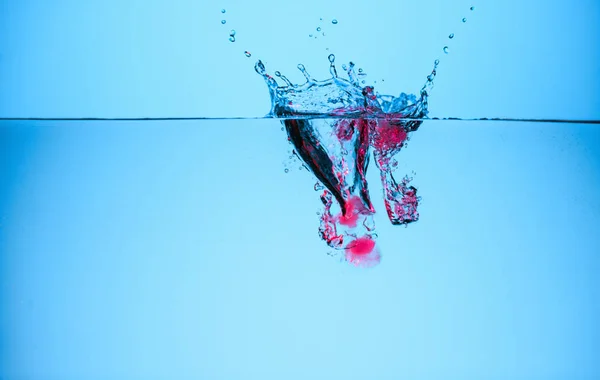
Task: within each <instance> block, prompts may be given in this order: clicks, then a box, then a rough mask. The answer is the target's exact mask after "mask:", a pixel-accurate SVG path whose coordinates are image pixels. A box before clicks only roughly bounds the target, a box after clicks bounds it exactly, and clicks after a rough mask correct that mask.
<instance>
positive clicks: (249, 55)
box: [244, 50, 252, 58]
mask: <svg viewBox="0 0 600 380" xmlns="http://www.w3.org/2000/svg"><path fill="white" fill-rule="evenodd" d="M244 55H245V56H246V57H248V58H249V57H252V54H251V53H250V52H249V51H248V50H246V51H245V52H244Z"/></svg>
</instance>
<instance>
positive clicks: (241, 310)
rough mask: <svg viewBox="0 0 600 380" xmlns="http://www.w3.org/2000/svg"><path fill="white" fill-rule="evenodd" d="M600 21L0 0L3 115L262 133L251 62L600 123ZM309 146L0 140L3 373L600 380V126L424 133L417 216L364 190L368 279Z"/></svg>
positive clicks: (85, 134)
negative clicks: (325, 232)
mask: <svg viewBox="0 0 600 380" xmlns="http://www.w3.org/2000/svg"><path fill="white" fill-rule="evenodd" d="M471 5H474V6H475V7H476V9H475V11H473V12H471V11H469V6H471ZM222 8H225V9H226V10H227V12H226V13H225V14H221V12H220V10H221V9H222ZM462 17H467V19H468V20H467V22H466V23H464V24H463V23H461V22H460V19H461V18H462ZM319 18H323V21H322V22H320V21H319ZM333 18H336V19H337V20H338V21H339V23H338V24H337V25H333V24H331V20H332V19H333ZM222 19H226V20H227V23H226V24H225V25H222V24H221V23H220V21H221V20H222ZM599 22H600V5H599V3H598V2H597V1H577V2H573V3H571V4H567V3H564V2H558V1H545V2H543V1H535V0H530V1H519V2H517V1H499V0H497V1H486V2H481V3H477V2H475V3H469V2H463V1H452V2H442V1H432V0H427V1H420V2H410V3H409V2H405V1H401V2H394V1H371V2H369V3H368V4H363V3H359V2H354V3H352V2H340V1H336V2H329V3H327V4H325V2H322V1H304V2H289V3H287V2H286V3H282V2H275V1H272V2H269V1H255V2H242V1H224V2H214V3H211V4H207V2H204V1H175V2H170V3H167V2H158V1H102V2H100V1H74V0H73V1H54V2H50V1H41V0H40V1H9V0H0V117H55V116H59V117H60V116H63V117H87V116H94V117H138V116H142V117H164V116H211V117H215V116H223V117H233V116H262V115H264V114H265V113H266V112H267V111H268V109H269V100H268V94H267V90H266V88H265V85H264V83H263V81H262V79H261V78H260V77H259V76H258V75H256V74H255V73H254V71H253V64H254V62H255V60H256V59H259V58H260V59H262V60H263V61H264V62H265V63H266V65H267V68H268V70H270V71H271V72H273V71H275V70H280V71H282V72H283V73H285V74H287V75H288V76H289V77H290V79H293V80H295V81H298V80H300V79H301V74H300V73H299V72H298V71H297V70H296V69H295V67H296V64H297V63H299V62H302V63H304V64H305V65H306V67H307V68H308V70H309V71H310V72H311V73H312V74H313V76H315V77H318V78H324V77H326V76H327V75H328V62H327V55H328V54H329V53H335V54H336V56H337V58H338V61H339V62H340V64H341V63H342V62H344V61H349V60H353V61H355V62H356V63H357V64H358V65H359V66H360V67H363V68H364V69H365V71H366V72H367V73H368V74H369V78H370V79H371V80H372V81H375V80H376V81H377V85H376V86H377V88H378V89H379V91H381V92H383V93H398V92H400V91H407V92H417V91H418V90H419V88H420V86H421V85H422V84H423V82H424V79H425V76H426V74H427V73H428V72H429V71H430V70H431V66H432V62H433V60H434V59H436V58H441V60H442V62H441V64H440V68H439V70H438V78H437V79H436V87H435V89H434V92H433V94H432V98H431V101H430V105H431V115H432V116H461V117H529V118H574V119H600V96H599V95H598V91H597V90H596V89H597V86H598V84H599V83H600V81H599V79H600V69H599V67H600V66H599V65H598V55H599V52H598V46H600V43H599V42H600V41H599V40H600V33H599V32H600V31H599V29H600V28H599V27H598V25H599ZM317 26H321V27H322V28H323V31H324V32H325V33H326V36H320V37H319V38H317V39H314V38H312V39H311V38H309V37H308V35H309V34H311V33H314V32H315V28H316V27H317ZM232 28H233V29H235V30H236V38H237V40H236V42H235V43H230V42H229V41H228V40H227V38H228V36H229V31H230V30H231V29H232ZM451 32H453V33H455V36H456V37H455V38H454V39H453V40H452V41H450V40H449V39H448V38H447V36H448V34H449V33H451ZM446 44H448V45H449V47H450V53H449V54H448V55H444V53H443V52H442V47H443V46H444V45H446ZM327 48H328V49H329V50H326V49H327ZM245 50H249V51H251V52H252V57H251V58H246V57H245V56H244V54H243V52H244V51H245ZM382 79H383V80H384V81H382ZM288 149H289V146H288V145H287V144H286V142H285V135H284V133H283V132H281V130H280V125H279V124H278V122H276V121H268V120H267V121H265V120H252V121H206V122H148V123H136V122H119V123H114V122H113V123H110V122H95V123H83V122H24V121H2V122H0V378H1V379H2V380H12V379H57V380H58V379H61V380H62V379H167V378H168V379H171V378H183V379H307V378H311V379H398V378H405V379H440V378H444V379H508V378H510V379H528V380H529V379H597V378H599V377H600V365H599V364H598V357H600V327H599V323H598V321H599V320H600V290H599V289H600V286H599V284H598V282H599V280H598V273H600V258H599V254H600V227H598V226H599V225H600V198H599V197H598V194H600V174H599V173H600V130H599V129H598V128H597V126H594V125H581V124H571V125H566V124H532V123H522V124H514V123H483V122H482V123H464V122H437V123H436V122H426V123H424V124H423V126H422V127H421V129H420V130H419V131H418V132H417V133H416V134H415V135H414V136H413V138H412V139H411V141H410V143H409V147H408V148H407V149H406V150H404V151H403V152H401V154H400V155H399V159H400V161H401V164H400V165H399V169H398V170H399V173H400V174H403V173H410V172H411V171H412V170H414V171H416V173H417V175H416V176H415V180H414V182H415V185H417V186H418V188H419V192H420V194H421V195H422V196H423V202H422V205H421V207H420V212H421V220H420V221H419V222H418V223H416V224H414V225H411V226H409V227H408V228H398V227H393V226H390V225H389V223H388V221H387V217H386V215H385V213H383V212H381V211H382V210H383V209H384V208H383V202H382V200H381V196H380V194H381V186H380V185H379V184H378V175H377V173H376V171H375V170H374V169H375V168H374V167H373V168H371V170H370V172H369V173H368V174H369V179H370V188H371V195H372V198H373V201H374V204H375V207H376V208H377V210H379V211H380V212H379V213H378V214H377V219H376V222H377V227H378V232H379V239H378V244H379V246H380V248H381V250H382V253H383V260H382V263H381V264H380V265H379V266H378V267H376V268H373V269H370V270H364V269H356V268H353V267H351V266H348V265H346V264H344V263H340V262H339V261H338V260H337V259H336V258H332V257H330V256H328V255H327V254H326V253H327V252H328V249H327V247H326V245H325V244H324V243H323V242H322V241H320V240H319V239H318V237H317V233H316V231H317V227H318V217H317V215H316V214H315V213H316V211H317V210H319V200H318V197H317V194H316V193H315V192H314V191H312V185H313V183H314V180H313V179H312V178H311V176H310V174H309V173H307V172H306V171H299V170H297V169H296V167H297V166H299V164H298V163H294V164H290V163H285V164H284V162H288V161H289V160H288V159H287V156H288V153H287V150H288ZM284 165H288V166H290V165H291V166H290V167H291V169H292V171H291V172H290V173H289V174H285V173H284V171H283V169H284Z"/></svg>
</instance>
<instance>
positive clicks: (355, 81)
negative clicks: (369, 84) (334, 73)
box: [346, 62, 360, 86]
mask: <svg viewBox="0 0 600 380" xmlns="http://www.w3.org/2000/svg"><path fill="white" fill-rule="evenodd" d="M346 72H347V73H348V78H350V82H352V84H354V85H357V86H359V85H360V82H359V80H358V78H357V77H356V74H355V73H354V62H350V63H348V70H346Z"/></svg>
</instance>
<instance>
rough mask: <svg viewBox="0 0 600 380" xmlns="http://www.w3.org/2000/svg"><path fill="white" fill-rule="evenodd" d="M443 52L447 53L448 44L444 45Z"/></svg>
mask: <svg viewBox="0 0 600 380" xmlns="http://www.w3.org/2000/svg"><path fill="white" fill-rule="evenodd" d="M444 53H446V54H448V46H444Z"/></svg>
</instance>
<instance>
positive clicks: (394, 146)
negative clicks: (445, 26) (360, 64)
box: [255, 54, 439, 266]
mask: <svg viewBox="0 0 600 380" xmlns="http://www.w3.org/2000/svg"><path fill="white" fill-rule="evenodd" d="M328 60H329V64H330V65H329V71H330V74H331V77H330V78H329V79H325V80H322V81H319V80H316V79H314V78H312V77H311V75H310V74H309V73H308V71H307V70H306V68H305V67H304V65H302V64H299V65H298V69H299V70H300V71H301V72H302V74H303V75H304V78H305V80H306V81H305V82H304V83H302V84H294V83H292V82H291V81H290V80H288V79H287V78H286V77H285V76H283V75H282V74H281V73H280V72H278V71H276V72H274V75H275V77H273V76H271V75H269V74H268V73H267V71H266V69H265V66H264V64H263V63H262V62H261V61H260V60H259V61H258V62H256V65H255V70H256V72H257V73H258V74H260V75H261V76H262V77H263V78H264V80H265V82H266V83H267V86H268V88H269V93H270V95H271V110H270V112H269V115H270V116H273V117H294V119H286V120H283V121H282V123H283V125H284V127H285V130H286V132H287V134H288V139H289V141H290V142H291V143H292V144H293V145H294V147H295V152H296V153H297V155H298V156H299V157H300V158H301V159H302V161H304V163H305V164H306V166H307V167H308V168H309V169H310V171H311V172H312V173H313V174H314V175H315V177H316V178H317V179H318V181H319V183H320V184H321V185H319V186H317V185H315V190H322V189H323V188H324V190H323V192H322V194H321V201H322V203H323V206H324V211H323V212H322V213H321V223H320V227H319V235H320V236H321V238H322V239H323V240H324V241H325V242H326V243H327V244H328V245H329V246H330V247H332V248H334V249H340V250H344V251H345V255H346V260H347V261H349V262H351V263H353V264H355V265H360V266H372V265H375V264H377V263H378V262H379V261H380V258H381V255H380V254H379V250H378V249H377V247H376V246H375V238H376V234H375V224H374V222H373V214H374V213H375V209H374V207H373V205H372V203H371V200H370V195H369V191H368V184H367V180H366V172H367V168H368V165H369V159H370V151H371V150H373V156H374V158H375V164H376V165H377V167H378V168H379V170H380V177H381V181H382V184H383V189H384V201H385V206H386V210H387V213H388V217H389V219H390V221H391V222H392V224H408V223H412V222H415V221H417V220H418V218H419V214H418V212H417V206H418V202H419V197H417V189H416V188H415V187H413V186H410V185H409V183H410V180H411V178H409V177H404V178H403V179H402V181H401V182H400V183H397V181H396V180H395V178H394V175H393V165H391V164H390V163H391V162H392V159H393V157H394V156H395V155H396V154H397V153H398V152H399V151H400V150H401V149H402V147H403V146H404V144H405V142H406V141H407V140H408V134H409V133H411V132H414V131H416V130H417V129H418V128H419V126H420V125H421V123H422V121H419V120H405V119H406V118H415V119H418V118H424V117H426V115H427V97H428V92H429V90H430V89H431V88H432V87H433V79H434V78H435V75H436V68H437V65H438V63H439V61H437V60H436V62H435V65H434V69H433V70H432V72H431V74H430V75H429V76H428V78H427V82H426V83H425V85H424V86H423V88H422V90H421V93H420V98H418V99H417V97H416V96H415V95H411V94H406V93H401V94H400V95H399V96H397V97H396V96H391V95H380V94H376V93H375V90H374V88H373V87H371V86H365V87H362V86H361V83H360V80H359V76H363V75H365V73H364V72H363V70H362V69H359V70H358V73H357V72H356V71H355V69H354V68H355V64H354V63H353V62H350V63H349V64H348V65H342V69H343V70H344V71H345V72H346V76H347V79H346V78H343V77H340V76H339V75H338V71H337V68H336V65H335V56H334V55H333V54H330V55H329V56H328ZM275 78H277V79H278V80H280V82H281V84H279V83H278V82H277V79H275ZM299 116H300V117H299ZM323 116H332V118H330V119H328V118H322V117H323ZM317 117H318V118H317ZM400 119H404V120H400ZM334 200H335V202H334Z"/></svg>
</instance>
